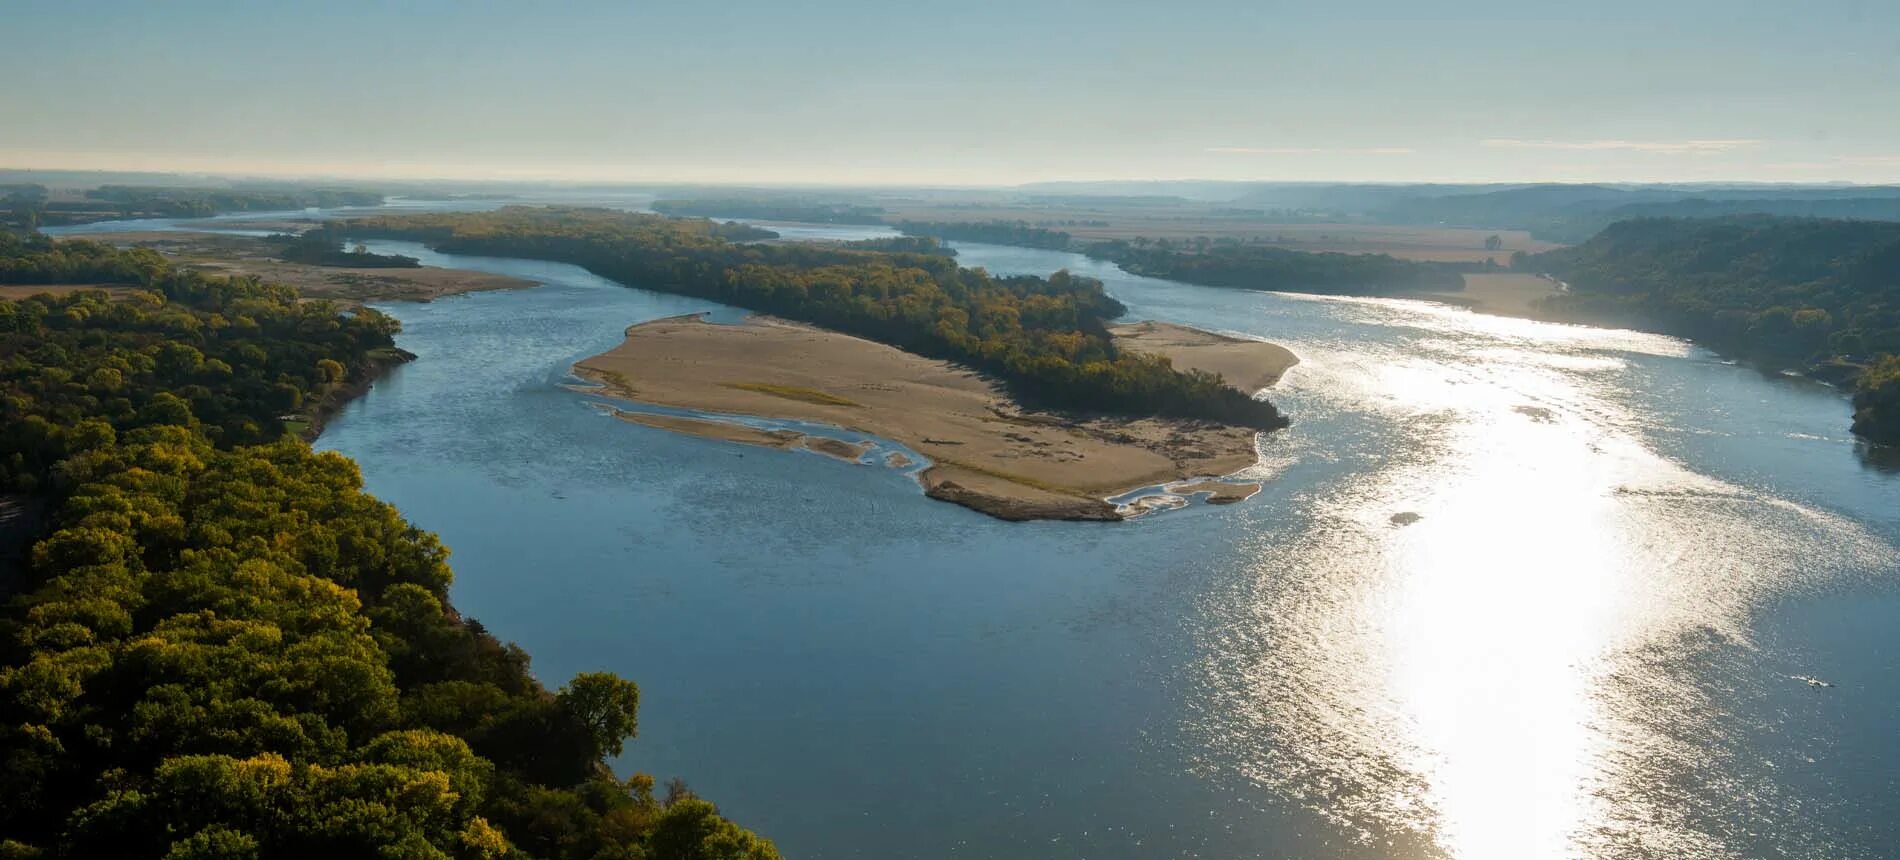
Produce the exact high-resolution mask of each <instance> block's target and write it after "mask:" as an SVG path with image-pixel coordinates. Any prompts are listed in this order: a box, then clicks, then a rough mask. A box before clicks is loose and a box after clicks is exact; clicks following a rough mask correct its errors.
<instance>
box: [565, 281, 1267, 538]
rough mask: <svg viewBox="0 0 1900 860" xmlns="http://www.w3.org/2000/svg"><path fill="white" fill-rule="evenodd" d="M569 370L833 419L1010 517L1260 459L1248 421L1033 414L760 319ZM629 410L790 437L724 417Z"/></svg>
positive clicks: (870, 350)
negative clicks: (903, 449)
mask: <svg viewBox="0 0 1900 860" xmlns="http://www.w3.org/2000/svg"><path fill="white" fill-rule="evenodd" d="M575 371H576V372H577V373H579V374H581V375H583V376H586V377H588V378H590V379H593V380H595V381H598V382H600V383H602V384H603V385H605V386H606V387H607V388H608V390H609V391H610V392H611V393H613V394H614V395H616V396H620V397H625V398H628V399H632V400H637V401H641V402H646V403H655V404H660V405H665V406H673V407H680V408H687V409H695V410H701V411H706V412H723V413H729V414H738V415H755V416H770V417H777V418H788V419H796V420H801V421H811V422H818V423H825V424H831V425H835V426H839V427H848V428H851V429H853V430H858V431H861V432H865V433H870V434H874V435H877V436H882V437H884V438H887V439H892V440H895V441H898V442H901V443H903V444H905V445H907V446H909V447H911V448H912V449H914V450H916V451H918V452H920V453H922V454H924V455H926V456H927V457H929V458H930V459H931V461H932V465H931V466H930V467H929V468H928V469H926V470H925V471H924V472H923V473H922V474H921V475H920V480H922V482H923V484H924V487H925V491H926V492H927V493H928V494H929V495H931V496H932V497H934V498H939V499H945V500H948V501H954V502H957V503H959V504H963V505H966V506H969V507H972V508H975V509H977V510H980V511H983V512H984V513H988V514H991V515H993V516H997V517H1001V518H1004V519H1014V520H1023V519H1094V520H1114V519H1120V518H1121V514H1120V513H1119V512H1118V511H1117V510H1116V509H1115V506H1114V505H1111V504H1109V503H1108V502H1106V501H1103V499H1104V498H1106V497H1108V496H1112V495H1116V494H1119V493H1121V492H1125V491H1127V490H1129V489H1133V488H1136V487H1144V486H1148V485H1151V484H1160V483H1166V482H1168V481H1174V480H1179V479H1181V478H1183V477H1186V476H1189V475H1221V474H1227V473H1229V472H1233V471H1236V470H1238V469H1241V468H1244V467H1247V466H1250V465H1253V464H1254V463H1255V462H1256V460H1257V455H1256V451H1255V449H1254V436H1255V433H1254V431H1253V430H1251V429H1248V428H1244V427H1231V426H1227V425H1221V424H1213V423H1209V422H1183V421H1169V420H1161V419H1140V420H1128V419H1123V420H1110V419H1092V420H1077V419H1072V418H1068V417H1064V416H1059V415H1049V414H1042V413H1030V412H1025V411H1024V410H1023V409H1022V408H1021V407H1020V406H1018V405H1017V404H1015V403H1014V402H1013V401H1012V400H1011V399H1010V398H1009V397H1008V396H1007V395H1005V394H1004V393H1003V392H1002V391H1000V390H998V389H997V388H996V387H995V386H994V385H993V384H992V383H990V382H989V381H987V380H985V379H983V378H982V377H980V376H978V375H976V374H974V373H972V372H970V371H967V370H963V369H960V368H957V367H955V366H953V365H951V364H949V363H947V362H942V361H936V360H933V359H928V358H923V357H921V356H916V355H912V354H910V353H906V352H903V351H901V350H898V349H895V348H892V347H889V346H885V345H883V344H879V343H875V342H872V341H868V340H864V339H862V338H856V337H851V336H849V335H843V334H838V333H836V332H830V331H824V330H821V329H817V328H814V327H811V326H807V325H801V324H798V323H792V322H787V321H784V320H778V319H771V318H765V317H753V318H751V319H749V320H747V321H746V322H745V323H743V324H740V325H714V324H711V323H707V322H703V321H701V320H699V319H698V318H696V317H674V318H671V319H663V320H655V321H653V322H648V323H641V324H639V325H635V326H633V327H631V328H629V329H627V338H626V340H625V341H624V342H623V343H621V345H620V346H618V347H615V348H614V349H612V350H610V351H608V352H606V353H603V354H601V355H597V356H594V357H593V358H589V359H586V360H584V361H582V362H580V363H579V364H577V365H575ZM788 392H797V393H799V394H800V396H786V393H788ZM812 392H817V393H819V394H822V395H824V396H822V397H820V396H810V393H812ZM623 417H627V418H628V420H637V421H639V422H640V423H644V424H649V425H650V426H658V427H665V428H666V429H672V430H679V431H681V432H689V433H700V434H702V435H708V436H713V437H715V438H722V439H734V434H738V435H740V436H748V437H750V438H746V439H734V441H750V442H752V443H753V444H773V445H777V446H782V445H786V444H791V443H790V442H781V441H779V440H777V439H776V438H774V439H772V440H769V441H760V440H759V437H758V436H756V435H753V434H758V433H759V431H755V430H748V429H747V428H741V429H739V430H732V429H730V427H731V426H733V425H725V424H721V423H720V422H709V421H699V420H697V419H666V420H664V421H661V420H658V419H657V418H656V417H655V416H639V417H633V416H630V415H625V416H623ZM702 425H718V426H717V427H708V426H702ZM858 453H859V454H861V453H862V451H859V452H858ZM853 459H855V458H853Z"/></svg>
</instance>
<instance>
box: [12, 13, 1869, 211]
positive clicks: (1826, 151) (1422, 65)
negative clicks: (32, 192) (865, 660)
mask: <svg viewBox="0 0 1900 860" xmlns="http://www.w3.org/2000/svg"><path fill="white" fill-rule="evenodd" d="M0 56H4V57H5V58H6V64H7V66H8V68H9V69H10V72H11V73H10V74H9V79H10V83H9V84H8V85H7V86H5V87H0V167H18V168H79V169H120V170H178V171H194V172H217V173H242V174H260V175H262V174H283V175H330V176H366V177H397V178H451V177H452V178H473V179H484V178H486V179H509V180H523V179H560V180H619V181H639V182H674V181H677V182H740V183H745V182H750V183H811V184H823V183H851V184H913V185H1007V184H1016V183H1023V182H1033V181H1043V180H1088V179H1116V180H1139V179H1182V178H1200V179H1222V180H1342V181H1401V182H1419V181H1447V182H1479V181H1499V182H1527V181H1631V182H1642V181H1763V182H1833V181H1852V182H1900V2H1895V0H1808V2H1804V3H1793V2H1783V0H1722V2H1705V0H1645V1H1644V2H1627V0H1600V2H1577V0H1572V2H1562V3H1555V2H1543V0H1516V2H1510V3H1456V2H1448V3H1426V2H1418V0H1365V2H1352V0H1337V2H1328V1H1327V0H1308V2H1302V3H1280V2H1273V0H1235V2H1213V0H1169V2H1143V3H1119V2H1109V1H1108V0H1096V2H1050V0H1013V2H996V3H992V2H959V3H953V2H942V0H939V2H934V3H912V2H902V0H883V2H824V0H806V2H791V0H774V2H751V0H712V2H689V0H673V2H640V0H621V2H599V3H595V2H582V0H573V2H563V3H525V2H480V0H463V2H399V0H386V2H374V3H359V2H350V0H328V2H324V3H273V4H266V3H261V2H222V3H220V2H192V0H172V2H164V3H155V2H123V3H117V2H89V0H63V2H40V0H0Z"/></svg>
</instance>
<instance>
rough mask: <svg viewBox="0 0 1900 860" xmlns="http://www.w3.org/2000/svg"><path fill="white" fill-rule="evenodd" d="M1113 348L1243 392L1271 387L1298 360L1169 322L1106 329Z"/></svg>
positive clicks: (1272, 347)
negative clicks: (1214, 377) (1212, 377)
mask: <svg viewBox="0 0 1900 860" xmlns="http://www.w3.org/2000/svg"><path fill="white" fill-rule="evenodd" d="M1108 333H1109V334H1110V335H1111V336H1113V337H1114V339H1115V346H1116V348H1117V349H1125V350H1130V351H1133V352H1146V353H1152V354H1154V355H1162V356H1166V357H1167V358H1168V360H1169V361H1170V362H1172V363H1173V364H1174V368H1175V369H1176V370H1205V371H1207V372H1209V373H1218V374H1220V375H1221V376H1222V377H1224V378H1225V379H1226V380H1227V384H1228V385H1231V386H1233V387H1235V388H1238V389H1240V390H1241V391H1244V392H1246V393H1248V394H1252V393H1254V392H1256V391H1259V390H1260V389H1262V388H1268V387H1271V386H1272V385H1273V384H1274V383H1276V382H1279V381H1280V377H1281V376H1282V375H1284V374H1285V373H1286V372H1287V369H1288V368H1291V367H1292V366H1293V365H1296V364H1299V363H1300V359H1299V356H1296V355H1294V354H1293V351H1292V350H1290V349H1287V348H1286V347H1284V346H1281V345H1279V344H1277V343H1268V342H1266V341H1263V340H1249V339H1247V338H1240V337H1231V336H1229V335H1224V334H1217V333H1215V332H1211V331H1205V330H1203V329H1198V328H1190V327H1188V326H1184V325H1176V324H1174V323H1165V322H1157V321H1154V320H1149V321H1147V322H1138V323H1128V324H1125V325H1117V326H1109V329H1108Z"/></svg>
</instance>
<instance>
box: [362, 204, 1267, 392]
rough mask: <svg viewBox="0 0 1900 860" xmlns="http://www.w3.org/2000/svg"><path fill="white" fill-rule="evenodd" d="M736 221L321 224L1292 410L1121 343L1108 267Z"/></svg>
mask: <svg viewBox="0 0 1900 860" xmlns="http://www.w3.org/2000/svg"><path fill="white" fill-rule="evenodd" d="M737 226H741V225H722V224H718V223H717V222H711V221H705V220H682V219H674V218H665V217H661V216H654V215H639V214H632V213H625V212H617V211H610V210H601V209H565V208H548V209H542V208H528V207H514V206H511V207H508V208H505V209H501V210H499V211H496V212H490V213H458V214H440V215H408V216H389V217H379V218H368V219H356V220H351V221H348V222H341V223H337V224H334V225H331V226H330V227H328V228H327V229H328V230H330V231H333V235H335V236H337V237H339V238H341V237H344V236H349V237H390V238H402V239H416V240H421V241H424V242H428V243H430V244H431V245H433V246H434V247H436V248H439V249H441V250H443V251H450V252H456V253H470V254H487V255H495V256H508V257H525V258H531V259H544V260H558V261H562V262H568V263H574V264H577V265H580V266H584V267H586V268H587V269H589V270H591V271H593V272H594V273H596V274H599V275H601V276H602V277H607V278H612V279H614V280H617V281H620V282H621V283H624V284H629V285H633V286H638V287H643V288H646V289H652V290H659V291H663V292H672V293H681V294H685V295H692V296H701V297H704V298H708V299H713V300H715V301H719V302H724V303H728V304H733V305H738V306H740V307H745V308H751V309H753V310H758V311H764V312H768V313H772V314H776V315H779V316H783V317H787V318H790V319H796V320H802V321H805V322H810V323H814V324H817V325H821V326H824V327H827V328H831V329H834V330H837V331H842V332H847V333H850V334H855V335H858V336H860V337H866V338H869V339H872V340H877V341H880V342H883V343H887V344H890V345H892V346H896V347H898V348H900V349H904V350H907V351H910V352H914V353H917V354H919V355H926V356H931V357H935V358H943V359H948V360H951V361H956V362H959V363H962V364H965V365H968V366H970V367H973V368H976V369H978V370H981V371H983V372H986V373H989V374H991V375H993V376H994V377H995V378H997V379H998V380H999V381H1001V382H1002V383H1003V384H1004V386H1005V387H1007V388H1008V389H1009V390H1010V391H1011V392H1012V393H1013V394H1015V395H1016V396H1017V397H1018V398H1019V399H1021V400H1023V401H1024V402H1025V403H1027V404H1030V405H1032V406H1039V407H1044V408H1055V409H1070V410H1080V411H1086V412H1102V413H1112V414H1118V415H1128V416H1151V415H1162V416H1169V417H1177V418H1189V419H1205V420H1213V421H1221V422H1225V423H1230V424H1236V425H1241V426H1247V427H1255V428H1261V429H1272V428H1276V427H1281V426H1284V425H1285V423H1286V421H1285V419H1284V418H1282V417H1281V416H1280V413H1279V411H1278V410H1277V409H1275V408H1274V407H1273V406H1272V405H1271V404H1269V403H1267V402H1265V401H1260V400H1254V399H1252V398H1250V397H1248V396H1247V395H1245V394H1242V393H1241V392H1239V391H1236V390H1234V389H1233V388H1230V387H1228V386H1227V385H1226V384H1225V383H1224V382H1223V381H1222V380H1221V379H1220V377H1218V376H1216V375H1213V374H1208V373H1203V372H1197V371H1189V372H1181V371H1177V370H1175V369H1174V368H1173V367H1172V366H1171V365H1170V364H1169V362H1168V361H1167V359H1165V358H1160V357H1156V356H1150V355H1144V354H1138V353H1124V352H1119V351H1118V350H1116V349H1115V347H1114V344H1113V342H1112V341H1111V339H1110V337H1109V335H1108V332H1107V329H1106V327H1105V325H1104V321H1105V320H1108V319H1112V318H1114V317H1116V316H1119V315H1120V314H1121V313H1122V312H1123V310H1124V308H1123V307H1122V306H1121V303H1119V302H1117V301H1115V300H1114V299H1112V298H1110V297H1109V296H1108V295H1107V294H1106V293H1104V292H1103V291H1102V284H1101V282H1099V281H1095V280H1091V279H1088V278H1079V277H1074V276H1072V275H1070V274H1069V273H1067V272H1057V273H1056V274H1054V275H1051V276H1050V277H1048V278H1036V277H1010V278H999V277H995V276H992V275H990V274H988V273H986V272H983V271H981V270H976V269H964V268H960V267H958V266H957V264H956V263H955V261H953V260H950V259H948V258H945V257H942V256H940V255H936V254H910V253H879V252H867V251H861V250H853V249H849V248H840V247H836V246H825V245H817V244H810V243H798V244H783V245H759V244H736V243H734V242H731V241H728V239H729V238H730V237H729V236H727V235H726V233H727V232H729V231H730V230H732V228H734V227H737Z"/></svg>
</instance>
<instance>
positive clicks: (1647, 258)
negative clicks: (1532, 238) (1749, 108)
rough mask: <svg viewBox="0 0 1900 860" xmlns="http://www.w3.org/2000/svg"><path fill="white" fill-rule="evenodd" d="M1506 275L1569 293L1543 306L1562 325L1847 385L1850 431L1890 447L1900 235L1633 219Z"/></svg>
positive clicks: (1898, 372)
mask: <svg viewBox="0 0 1900 860" xmlns="http://www.w3.org/2000/svg"><path fill="white" fill-rule="evenodd" d="M1512 265H1513V266H1514V267H1516V268H1520V269H1525V270H1530V271H1537V272H1542V273H1547V274H1550V275H1552V276H1554V277H1557V278H1559V279H1560V280H1563V281H1565V282H1566V283H1568V284H1569V287H1570V290H1569V293H1568V294H1567V295H1563V296H1558V297H1555V298H1552V299H1550V300H1548V301H1547V303H1546V309H1547V311H1548V312H1549V313H1550V314H1552V315H1555V316H1557V317H1560V318H1563V319H1568V320H1576V321H1583V322H1591V323H1601V324H1609V325H1618V326H1632V327H1641V328H1653V329H1659V330H1662V331H1665V332H1668V333H1670V334H1675V335H1680V336H1683V337H1688V338H1692V339H1694V340H1697V341H1700V342H1702V343H1704V344H1706V345H1708V346H1709V347H1710V348H1712V349H1715V350H1718V351H1720V352H1724V353H1728V354H1731V355H1735V356H1738V357H1740V358H1744V359H1747V360H1749V361H1751V362H1754V363H1757V364H1761V365H1763V366H1766V367H1770V368H1775V369H1780V368H1789V369H1797V370H1803V371H1808V372H1818V373H1822V374H1829V375H1832V376H1834V377H1836V378H1843V381H1846V380H1847V379H1850V378H1854V377H1857V381H1855V387H1854V402H1855V417H1854V430H1855V432H1857V433H1860V434H1862V435H1863V436H1866V437H1867V438H1869V439H1872V440H1875V441H1880V442H1886V443H1890V444H1894V443H1900V368H1896V366H1895V360H1894V359H1893V357H1892V356H1894V355H1895V354H1900V223H1896V222H1888V221H1843V220H1827V219H1817V218H1787V217H1773V216H1765V215H1747V216H1731V217H1723V218H1698V219H1673V218H1639V219H1632V220H1628V221H1620V222H1617V223H1615V224H1612V225H1610V226H1609V227H1608V228H1606V229H1604V230H1603V232H1601V233H1599V234H1597V235H1596V237H1594V238H1592V239H1591V240H1590V241H1588V242H1585V243H1583V244H1581V245H1577V246H1575V247H1571V248H1562V249H1558V250H1555V251H1548V252H1545V253H1543V254H1537V255H1533V256H1520V257H1517V258H1514V259H1513V261H1512ZM1841 369H1846V370H1847V371H1849V372H1847V373H1845V374H1842V373H1840V372H1839V371H1840V370H1841Z"/></svg>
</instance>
